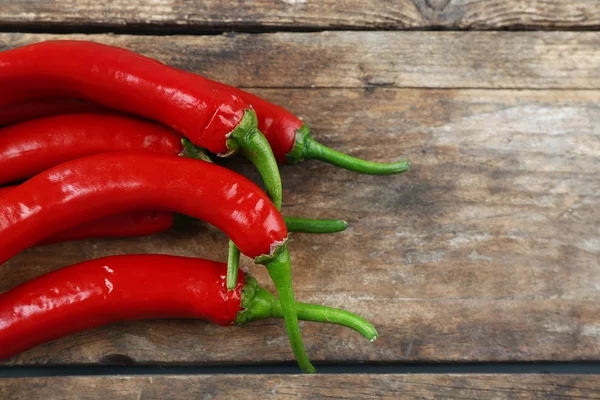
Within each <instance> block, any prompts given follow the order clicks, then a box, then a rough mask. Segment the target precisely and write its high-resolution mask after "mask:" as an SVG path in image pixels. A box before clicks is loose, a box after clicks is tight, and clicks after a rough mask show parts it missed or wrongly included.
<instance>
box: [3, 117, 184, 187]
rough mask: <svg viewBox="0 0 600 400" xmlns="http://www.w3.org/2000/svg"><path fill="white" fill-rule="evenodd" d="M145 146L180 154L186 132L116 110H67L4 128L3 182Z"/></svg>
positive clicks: (161, 151)
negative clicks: (83, 111) (85, 159)
mask: <svg viewBox="0 0 600 400" xmlns="http://www.w3.org/2000/svg"><path fill="white" fill-rule="evenodd" d="M124 150H145V151H156V152H160V153H166V154H172V155H178V154H181V153H182V151H183V146H182V144H181V136H180V135H179V134H178V133H176V132H174V131H173V130H171V129H169V128H167V127H166V126H164V125H160V124H157V123H154V122H150V121H144V120H142V119H139V118H132V117H127V116H123V115H117V114H108V113H103V114H100V113H98V114H96V113H82V114H64V115H58V116H53V117H46V118H39V119H34V120H31V121H26V122H21V123H20V124H16V125H12V126H9V127H7V128H4V129H2V130H0V184H5V183H8V182H12V181H17V180H20V179H26V178H29V177H31V176H34V175H36V174H38V173H40V172H42V171H45V170H47V169H48V168H51V167H53V166H55V165H58V164H60V163H63V162H65V161H69V160H74V159H76V158H81V157H85V156H88V155H92V154H98V153H106V152H111V151H124Z"/></svg>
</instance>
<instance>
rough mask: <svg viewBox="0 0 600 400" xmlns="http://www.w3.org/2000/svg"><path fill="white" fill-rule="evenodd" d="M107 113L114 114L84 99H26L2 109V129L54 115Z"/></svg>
mask: <svg viewBox="0 0 600 400" xmlns="http://www.w3.org/2000/svg"><path fill="white" fill-rule="evenodd" d="M107 111H112V112H114V110H112V109H110V108H108V107H104V106H101V105H100V104H96V103H92V102H90V101H87V100H82V99H74V98H68V97H42V98H35V99H26V100H21V101H17V102H15V103H11V104H9V105H7V106H4V107H1V108H0V127H2V126H7V125H12V124H17V123H19V122H23V121H29V120H30V119H36V118H42V117H50V116H53V115H60V114H75V113H85V112H107Z"/></svg>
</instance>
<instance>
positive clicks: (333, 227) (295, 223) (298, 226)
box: [283, 217, 348, 233]
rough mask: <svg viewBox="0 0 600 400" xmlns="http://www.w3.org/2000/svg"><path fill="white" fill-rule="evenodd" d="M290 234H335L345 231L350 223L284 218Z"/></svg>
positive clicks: (338, 220)
mask: <svg viewBox="0 0 600 400" xmlns="http://www.w3.org/2000/svg"><path fill="white" fill-rule="evenodd" d="M283 219H284V220H285V225H286V226H287V229H288V231H289V232H302V233H334V232H342V231H345V230H346V228H347V227H348V223H347V222H346V221H344V220H341V219H306V218H294V217H283Z"/></svg>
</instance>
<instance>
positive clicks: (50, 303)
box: [0, 255, 377, 359]
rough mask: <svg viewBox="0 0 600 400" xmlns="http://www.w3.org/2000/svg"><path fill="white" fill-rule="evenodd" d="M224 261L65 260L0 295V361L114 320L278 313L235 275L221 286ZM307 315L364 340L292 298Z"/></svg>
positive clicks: (346, 320)
mask: <svg viewBox="0 0 600 400" xmlns="http://www.w3.org/2000/svg"><path fill="white" fill-rule="evenodd" d="M225 270H226V266H225V264H222V263H218V262H214V261H209V260H203V259H198V258H185V257H174V256H165V255H129V256H113V257H106V258H101V259H98V260H92V261H87V262H83V263H80V264H76V265H72V266H70V267H66V268H63V269H60V270H58V271H54V272H51V273H49V274H46V275H43V276H41V277H39V278H36V279H33V280H32V281H29V282H27V283H25V284H23V285H21V286H18V287H16V288H14V289H12V290H10V291H9V292H6V293H4V294H2V295H0V343H2V346H0V359H5V358H8V357H11V356H13V355H16V354H18V353H21V352H23V351H25V350H28V349H30V348H33V347H35V346H38V345H40V344H42V343H45V342H48V341H51V340H54V339H57V338H60V337H63V336H67V335H70V334H72V333H75V332H80V331H84V330H87V329H92V328H96V327H99V326H103V325H107V324H110V323H113V322H117V321H131V320H140V319H155V318H194V319H203V320H208V321H211V322H214V323H216V324H219V325H233V324H245V323H248V322H252V321H257V320H262V319H266V318H273V317H281V316H282V314H283V313H282V310H281V305H280V304H279V302H278V301H277V299H275V297H274V296H273V295H272V294H271V293H269V292H268V291H266V290H264V289H262V288H261V287H260V286H259V285H258V283H257V282H256V280H255V279H254V278H252V277H250V276H244V274H243V273H241V272H240V273H239V275H238V282H237V286H236V288H235V290H233V291H228V290H227V289H226V288H225V280H224V277H225ZM296 308H297V310H298V316H299V318H300V319H303V320H307V321H316V322H326V323H332V324H338V325H343V326H347V327H349V328H351V329H354V330H356V331H357V332H359V333H360V334H362V335H363V336H364V337H365V338H367V339H368V340H370V341H374V340H375V339H376V338H377V331H376V330H375V328H374V327H373V325H371V324H370V323H369V322H367V321H365V320H364V319H362V318H360V317H358V316H356V315H354V314H352V313H349V312H347V311H343V310H338V309H335V308H329V307H324V306H317V305H313V304H304V303H296Z"/></svg>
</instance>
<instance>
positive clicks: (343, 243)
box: [0, 88, 600, 365]
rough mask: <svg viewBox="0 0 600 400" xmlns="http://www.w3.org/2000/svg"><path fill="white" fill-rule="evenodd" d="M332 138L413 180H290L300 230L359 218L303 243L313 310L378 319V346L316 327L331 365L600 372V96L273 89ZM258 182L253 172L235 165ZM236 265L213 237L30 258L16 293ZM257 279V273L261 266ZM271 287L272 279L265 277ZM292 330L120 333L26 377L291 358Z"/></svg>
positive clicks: (61, 349)
mask: <svg viewBox="0 0 600 400" xmlns="http://www.w3.org/2000/svg"><path fill="white" fill-rule="evenodd" d="M255 92H256V93H257V94H259V95H261V96H263V97H265V98H267V99H270V100H272V101H274V102H276V103H279V104H282V105H284V106H286V107H289V108H290V109H292V110H294V111H295V112H296V113H298V114H299V115H301V116H302V117H304V118H305V121H306V122H307V123H308V124H309V125H310V126H312V127H313V128H314V135H315V137H316V138H318V139H319V140H321V141H322V142H324V143H325V144H328V145H331V146H332V147H334V148H337V149H339V150H341V151H344V152H347V153H351V154H354V155H357V156H360V157H364V158H366V159H371V160H384V161H393V160H401V159H404V158H409V159H410V160H411V161H412V163H413V168H412V169H411V171H410V172H408V173H407V174H404V175H400V176H393V177H371V176H364V175H358V174H355V173H351V172H348V171H344V170H340V169H336V168H334V167H331V166H328V165H325V164H322V163H319V162H305V163H303V164H301V165H298V166H296V167H284V168H283V170H282V178H283V182H284V207H283V211H284V214H286V215H291V216H305V217H313V218H345V219H346V220H348V222H349V223H350V228H349V229H348V230H347V231H346V232H344V233H340V234H335V235H325V236H323V235H320V236H313V235H306V234H298V235H295V236H294V237H293V241H292V243H291V251H292V254H293V261H294V271H295V273H294V284H295V288H296V293H297V298H298V299H299V300H301V301H310V302H316V303H321V304H326V305H330V306H334V307H343V308H345V309H348V310H350V311H353V312H356V313H358V314H360V315H363V316H365V317H369V319H371V320H372V321H373V323H374V324H375V325H376V326H377V327H378V329H379V331H380V333H381V337H380V338H379V339H378V340H377V342H375V343H374V344H371V343H368V342H367V341H365V340H364V339H362V338H361V337H359V335H357V334H355V333H354V332H351V331H348V330H347V329H343V328H339V327H331V326H325V325H319V324H314V323H306V324H303V332H304V335H305V340H306V344H307V349H308V352H309V354H310V356H311V357H312V359H314V360H315V361H317V362H319V361H321V362H323V361H327V362H332V361H340V362H354V361H386V362H405V361H420V362H428V361H507V360H513V361H544V360H597V359H598V356H599V355H600V333H599V332H600V314H599V313H598V312H597V311H598V308H597V304H598V299H599V297H600V296H599V286H598V282H600V264H599V257H598V253H599V252H600V245H599V243H598V237H599V235H598V229H599V228H598V227H599V226H600V213H599V211H598V210H599V208H598V194H599V193H600V179H599V178H598V176H597V173H596V170H597V163H598V156H599V150H600V142H599V137H600V131H599V129H600V125H599V124H598V123H597V122H598V121H599V120H600V108H599V107H598V104H600V102H599V101H600V91H593V90H590V91H566V90H556V91H553V90H543V91H527V90H518V91H515V90H430V89H383V88H368V89H344V90H339V89H327V90H325V89H312V90H311V89H293V90H288V89H262V90H255ZM230 165H231V166H233V167H234V168H235V169H236V170H238V171H241V172H243V173H244V174H246V175H248V176H250V177H252V178H253V179H257V174H256V172H255V171H254V169H253V168H251V167H250V166H249V165H248V164H247V163H240V162H232V163H230ZM153 252H158V253H168V254H178V255H189V256H202V257H206V258H213V259H220V260H225V259H226V238H225V236H224V235H222V234H221V233H220V232H217V231H216V230H215V229H213V228H210V227H207V226H205V225H203V224H200V223H199V224H197V225H195V226H192V227H189V228H188V229H187V231H186V230H185V229H184V230H181V231H177V232H172V233H165V234H161V235H157V236H154V237H148V238H138V239H126V240H125V239H124V240H105V241H89V242H81V243H69V244H61V245H55V246H52V247H42V248H36V249H31V250H29V251H27V252H25V253H23V254H21V255H19V256H17V257H15V258H14V259H12V260H10V261H9V262H8V263H6V264H5V265H4V266H3V268H2V270H0V290H7V289H9V288H10V287H13V286H14V285H17V284H19V283H21V282H24V281H26V280H27V279H30V278H32V277H34V276H37V275H40V274H42V273H44V272H47V271H50V270H53V269H55V268H58V267H60V266H64V265H67V264H71V263H74V262H77V261H82V260H85V259H89V258H96V257H101V256H105V255H109V254H124V253H153ZM243 261H244V264H247V265H250V262H249V260H248V259H244V260H243ZM250 271H251V272H252V273H253V274H254V275H256V276H257V277H258V279H259V281H260V282H262V283H264V284H265V285H266V286H267V287H269V288H272V286H271V285H270V284H269V279H268V277H267V275H266V272H265V271H264V269H263V268H262V267H259V266H250ZM291 359H292V355H291V352H290V350H289V346H288V343H287V339H286V337H285V334H284V329H283V325H282V323H281V321H267V322H262V323H255V324H251V325H248V326H245V327H236V328H222V327H216V326H212V325H209V324H206V323H203V322H196V321H160V322H137V323H120V324H116V325H113V326H110V327H107V328H102V329H97V330H94V331H90V332H86V333H82V334H78V335H74V336H72V337H69V338H65V339H61V340H59V341H56V342H53V343H50V344H47V345H45V346H41V347H39V348H37V349H34V350H31V351H29V352H27V353H24V354H22V355H20V356H17V357H15V358H13V359H11V360H9V361H7V362H5V365H14V364H45V363H59V364H60V363H112V362H116V361H119V362H122V361H123V360H131V361H133V362H140V363H152V362H171V363H183V362H193V363H221V362H235V363H251V362H275V361H282V360H291Z"/></svg>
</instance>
